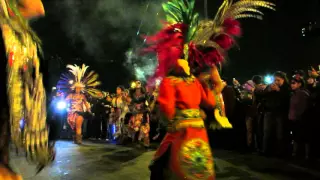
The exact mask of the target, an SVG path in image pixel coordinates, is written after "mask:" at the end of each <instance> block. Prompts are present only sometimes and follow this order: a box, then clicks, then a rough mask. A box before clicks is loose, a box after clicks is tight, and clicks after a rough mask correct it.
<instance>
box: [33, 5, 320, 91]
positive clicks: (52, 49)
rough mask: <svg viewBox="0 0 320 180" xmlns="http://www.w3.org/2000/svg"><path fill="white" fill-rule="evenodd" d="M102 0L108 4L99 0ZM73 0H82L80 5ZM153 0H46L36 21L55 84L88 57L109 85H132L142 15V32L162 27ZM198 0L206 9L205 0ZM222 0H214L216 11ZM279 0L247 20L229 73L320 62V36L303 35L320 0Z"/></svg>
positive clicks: (317, 14)
mask: <svg viewBox="0 0 320 180" xmlns="http://www.w3.org/2000/svg"><path fill="white" fill-rule="evenodd" d="M102 1H104V5H103V6H101V4H99V3H101V2H102ZM71 2H77V4H76V6H74V5H70V3H71ZM119 2H121V3H123V4H121V3H119ZM148 2H149V3H150V2H151V3H152V5H153V9H154V8H159V7H160V5H159V4H160V0H158V1H157V0H149V1H148V0H130V1H128V0H127V1H126V0H43V3H44V6H45V9H46V17H45V18H41V19H38V20H36V21H35V22H32V26H33V28H34V29H35V31H37V32H38V34H39V36H40V38H41V39H42V40H43V48H44V53H45V58H46V60H48V61H49V65H50V66H49V71H50V84H51V85H52V86H54V85H55V83H56V81H57V80H58V78H59V75H60V73H61V72H62V71H65V65H66V64H69V63H78V64H80V63H86V64H88V65H90V67H91V68H92V69H94V70H95V71H97V72H98V73H99V74H100V78H101V80H102V82H103V88H104V89H106V90H109V91H110V90H111V91H113V90H114V89H115V87H116V86H117V85H119V84H124V85H127V84H128V82H129V81H130V80H132V78H134V74H133V72H132V71H131V69H130V68H128V67H127V64H126V63H125V62H126V56H125V52H126V51H127V50H128V49H129V48H131V47H132V46H133V45H134V44H133V43H132V42H136V41H137V39H139V38H137V37H138V36H137V35H136V32H137V30H138V29H139V26H140V24H141V20H139V18H140V16H141V18H142V17H146V19H147V20H145V22H144V27H141V33H148V32H153V31H155V30H156V29H157V25H154V24H155V21H159V20H157V19H155V18H154V19H152V18H151V17H154V15H155V14H156V13H157V12H156V11H153V9H149V10H148V11H146V12H144V13H142V9H144V8H141V7H143V6H145V4H147V3H148ZM196 2H197V4H196V6H197V10H198V12H199V13H200V14H201V15H203V12H204V8H203V0H197V1H196ZM221 2H222V0H208V11H209V13H208V14H209V16H210V17H213V16H214V14H215V12H216V10H217V7H218V6H219V5H220V4H221ZM68 3H69V4H68ZM276 4H277V11H276V12H272V11H269V10H263V12H265V16H264V20H263V21H259V20H256V19H244V20H241V23H242V28H243V37H242V38H241V39H239V41H238V47H235V48H234V49H232V50H231V51H230V52H229V57H228V61H227V62H226V64H225V66H224V67H225V68H224V70H223V76H226V77H229V78H232V77H236V78H239V79H240V80H246V79H247V78H251V76H252V75H255V74H261V75H265V74H268V73H272V72H274V71H276V70H282V71H286V72H288V73H291V71H292V70H294V69H304V70H307V69H308V68H309V67H310V65H314V66H315V65H318V64H320V61H319V59H320V58H319V52H320V38H319V37H302V36H301V28H302V27H303V26H304V25H306V24H307V23H308V22H309V21H316V20H318V23H320V2H319V0H304V1H302V0H277V1H276ZM115 7H116V8H115ZM121 7H123V8H121ZM138 7H139V8H138ZM135 8H136V9H135ZM75 12H77V14H76V13H75ZM130 13H132V14H130ZM139 13H140V14H139ZM133 14H134V15H133ZM160 16H161V15H159V16H158V17H160ZM117 18H119V21H118V20H117ZM70 19H76V20H73V21H70ZM73 27H76V28H77V29H76V28H73ZM84 30H85V31H84ZM71 31H72V33H70V32H71ZM117 39H119V41H118V40H117ZM89 45H90V48H88V47H89Z"/></svg>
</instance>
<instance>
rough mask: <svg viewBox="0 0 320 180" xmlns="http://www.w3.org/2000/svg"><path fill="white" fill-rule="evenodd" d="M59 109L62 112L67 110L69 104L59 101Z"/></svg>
mask: <svg viewBox="0 0 320 180" xmlns="http://www.w3.org/2000/svg"><path fill="white" fill-rule="evenodd" d="M57 108H58V109H60V110H62V109H65V108H67V103H66V102H64V101H59V102H58V103H57Z"/></svg>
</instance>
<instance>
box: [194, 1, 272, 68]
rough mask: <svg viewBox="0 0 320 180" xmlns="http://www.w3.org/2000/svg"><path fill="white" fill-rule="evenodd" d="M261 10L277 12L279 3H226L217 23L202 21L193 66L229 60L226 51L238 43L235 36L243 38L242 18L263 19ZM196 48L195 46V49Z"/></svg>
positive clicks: (198, 30) (196, 41)
mask: <svg viewBox="0 0 320 180" xmlns="http://www.w3.org/2000/svg"><path fill="white" fill-rule="evenodd" d="M259 8H267V9H271V10H275V4H273V3H271V2H266V1H262V0H239V1H237V2H235V3H234V1H233V0H224V1H223V3H222V5H221V6H220V7H219V9H218V12H217V13H216V16H215V18H214V19H213V20H203V21H200V22H199V26H198V29H197V31H196V34H195V36H194V38H193V40H192V42H193V44H192V47H193V48H191V51H189V53H190V56H189V62H190V64H191V66H193V65H197V66H200V67H201V66H203V65H208V66H211V65H213V64H217V63H220V62H222V61H223V60H224V59H225V55H226V51H227V50H229V49H230V48H231V47H232V46H233V45H234V44H235V39H234V38H235V37H239V36H240V35H241V28H240V23H239V21H237V20H238V19H241V18H256V19H262V16H263V13H262V12H261V11H260V10H259ZM194 46H195V47H194Z"/></svg>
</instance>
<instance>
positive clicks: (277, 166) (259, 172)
mask: <svg viewBox="0 0 320 180" xmlns="http://www.w3.org/2000/svg"><path fill="white" fill-rule="evenodd" d="M56 149H57V156H56V160H55V162H54V163H53V164H52V165H51V166H50V167H47V168H46V169H44V170H43V171H42V172H41V173H40V174H38V175H37V176H35V166H34V165H30V164H28V162H26V160H25V158H24V157H23V155H15V154H12V161H11V163H12V166H13V167H14V169H15V170H16V171H17V172H19V173H20V174H22V175H23V177H24V180H148V179H149V171H148V168H147V167H148V164H149V162H150V160H151V158H152V156H153V154H154V151H146V150H144V149H139V148H134V147H124V146H119V145H114V144H107V143H105V142H92V141H87V142H84V145H81V146H78V145H75V144H73V143H72V142H70V141H58V142H57V144H56ZM214 152H215V154H214V156H215V162H216V164H217V173H216V174H217V180H291V179H292V180H293V179H296V180H299V179H301V180H315V179H320V173H319V171H317V170H312V169H309V168H306V167H303V166H301V165H297V164H292V163H289V162H286V161H281V160H278V159H273V158H265V157H261V156H257V155H252V154H239V153H235V152H231V151H224V150H215V151H214Z"/></svg>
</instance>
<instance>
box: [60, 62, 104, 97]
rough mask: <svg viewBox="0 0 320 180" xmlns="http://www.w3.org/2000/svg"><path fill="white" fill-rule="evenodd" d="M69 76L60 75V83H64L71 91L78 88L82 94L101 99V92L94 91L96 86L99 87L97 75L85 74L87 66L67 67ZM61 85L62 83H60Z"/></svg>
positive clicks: (92, 72) (93, 73)
mask: <svg viewBox="0 0 320 180" xmlns="http://www.w3.org/2000/svg"><path fill="white" fill-rule="evenodd" d="M67 68H68V69H69V72H70V73H71V75H70V74H69V75H62V77H61V78H60V80H61V81H63V82H65V83H63V84H67V85H68V86H69V87H70V88H71V89H75V88H77V87H80V88H81V90H82V92H84V93H87V94H89V95H90V96H92V97H95V98H101V97H103V92H102V91H100V90H98V89H96V87H97V86H99V85H101V82H100V81H98V77H99V75H98V74H97V73H95V72H94V71H90V72H89V73H87V70H88V68H89V66H86V65H85V64H82V67H80V66H78V65H70V64H69V65H67ZM60 84H62V83H60Z"/></svg>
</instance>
